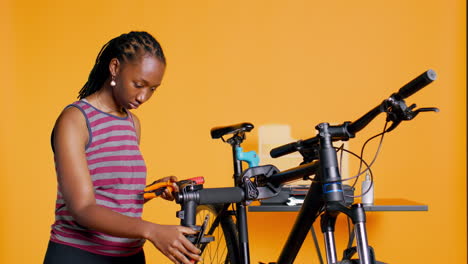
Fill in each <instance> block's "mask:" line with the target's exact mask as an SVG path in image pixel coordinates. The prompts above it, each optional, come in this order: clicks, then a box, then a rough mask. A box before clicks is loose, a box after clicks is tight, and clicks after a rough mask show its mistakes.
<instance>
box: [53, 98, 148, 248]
mask: <svg viewBox="0 0 468 264" xmlns="http://www.w3.org/2000/svg"><path fill="white" fill-rule="evenodd" d="M67 107H76V108H78V109H79V110H80V111H81V112H82V113H83V114H84V116H85V117H86V123H87V126H88V132H89V142H88V143H87V145H86V147H85V153H86V159H87V160H88V168H89V173H90V175H91V178H92V181H93V185H94V193H95V197H96V203H97V204H99V205H101V206H103V207H106V208H109V209H111V210H113V211H115V212H118V213H121V214H123V215H126V216H130V217H137V218H141V215H142V212H143V202H144V199H143V196H142V195H140V194H139V193H140V192H142V191H143V189H144V188H145V184H146V166H145V162H144V160H143V157H142V155H141V152H140V149H139V146H138V141H137V135H136V131H135V126H134V123H133V119H132V117H131V114H130V113H129V112H127V117H118V116H114V115H111V114H108V113H104V112H102V111H100V110H98V109H96V108H94V107H93V106H92V105H90V104H89V103H88V102H87V101H86V100H81V101H77V102H74V103H73V104H71V105H69V106H67ZM50 239H51V241H53V242H56V243H61V244H66V245H70V246H73V247H77V248H80V249H83V250H86V251H90V252H93V253H96V254H101V255H108V256H128V255H133V254H135V253H138V252H139V251H140V250H141V249H142V246H143V244H144V242H145V240H144V239H133V238H120V237H114V236H110V235H107V234H104V233H101V232H97V231H94V230H90V229H88V228H85V227H83V226H80V225H79V224H78V223H77V222H76V221H75V219H74V218H73V217H72V216H71V214H70V212H69V211H68V208H67V205H66V203H65V201H64V200H63V198H62V193H61V188H60V186H58V190H57V202H56V209H55V223H54V224H53V225H52V231H51V238H50Z"/></svg>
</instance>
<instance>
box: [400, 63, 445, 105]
mask: <svg viewBox="0 0 468 264" xmlns="http://www.w3.org/2000/svg"><path fill="white" fill-rule="evenodd" d="M436 79H437V74H436V72H435V71H434V70H427V71H426V72H424V73H422V74H421V75H419V76H418V77H416V78H414V79H413V80H412V81H410V82H409V83H407V84H405V85H404V86H403V87H402V88H400V90H398V93H397V95H399V96H400V97H401V98H402V99H405V98H407V97H409V96H411V95H413V94H414V93H416V92H417V91H419V90H421V89H422V88H424V87H425V86H426V85H428V84H430V83H431V82H433V81H434V80H436Z"/></svg>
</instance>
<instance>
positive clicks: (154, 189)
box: [140, 177, 205, 199]
mask: <svg viewBox="0 0 468 264" xmlns="http://www.w3.org/2000/svg"><path fill="white" fill-rule="evenodd" d="M204 182H205V179H204V178H203V177H195V178H190V179H186V180H181V181H178V182H176V184H177V186H179V187H180V186H182V185H185V184H203V183H204ZM173 184H174V182H172V181H164V182H158V181H155V182H153V183H151V184H150V185H147V186H146V188H145V189H144V191H143V192H142V193H140V194H143V198H145V199H152V198H156V197H158V196H160V195H161V194H162V193H163V192H164V191H165V190H166V189H169V191H170V192H173V191H174V185H173Z"/></svg>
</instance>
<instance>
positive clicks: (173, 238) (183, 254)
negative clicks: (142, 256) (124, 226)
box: [147, 224, 201, 264]
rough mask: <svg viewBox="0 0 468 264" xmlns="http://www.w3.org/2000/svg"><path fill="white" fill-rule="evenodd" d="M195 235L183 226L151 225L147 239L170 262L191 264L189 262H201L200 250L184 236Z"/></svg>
mask: <svg viewBox="0 0 468 264" xmlns="http://www.w3.org/2000/svg"><path fill="white" fill-rule="evenodd" d="M195 233H196V232H195V231H194V230H193V229H191V228H188V227H185V226H177V225H158V224H152V228H151V230H150V232H149V234H148V237H147V239H148V240H150V241H151V242H152V243H153V245H155V246H156V248H157V249H158V250H159V251H161V252H162V253H163V254H164V255H165V256H166V257H168V258H169V259H170V260H171V261H172V262H174V263H184V264H192V262H191V261H190V260H195V261H201V257H200V255H199V254H200V249H198V248H197V247H195V246H194V245H193V244H192V243H191V242H190V241H189V240H188V239H187V238H186V237H185V236H184V235H185V234H187V235H193V234H195Z"/></svg>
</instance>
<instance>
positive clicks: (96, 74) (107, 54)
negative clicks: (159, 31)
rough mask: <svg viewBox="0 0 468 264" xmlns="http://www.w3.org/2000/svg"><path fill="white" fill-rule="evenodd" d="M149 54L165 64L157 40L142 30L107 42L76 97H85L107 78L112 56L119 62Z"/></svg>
mask: <svg viewBox="0 0 468 264" xmlns="http://www.w3.org/2000/svg"><path fill="white" fill-rule="evenodd" d="M143 54H151V55H153V56H155V57H156V58H158V59H159V60H160V61H161V62H162V63H163V64H164V65H166V58H165V57H164V53H163V50H162V48H161V45H160V44H159V42H158V41H157V40H156V39H155V38H154V37H153V36H151V35H150V34H149V33H147V32H144V31H132V32H130V33H127V34H122V35H120V36H118V37H116V38H114V39H112V40H110V41H109V42H107V43H106V44H105V45H104V46H103V47H102V48H101V51H100V52H99V54H98V56H97V58H96V63H95V64H94V67H93V69H92V70H91V72H90V74H89V77H88V81H87V82H86V83H85V85H84V86H83V88H81V90H80V92H79V95H78V98H79V99H82V98H85V97H87V96H89V95H91V94H93V93H95V92H96V91H98V90H99V89H101V87H102V85H103V84H104V82H105V81H106V80H107V78H109V75H110V72H109V63H110V61H111V60H112V59H113V58H117V59H118V60H119V61H120V62H123V61H128V60H133V59H135V58H136V57H137V56H140V55H143Z"/></svg>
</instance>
